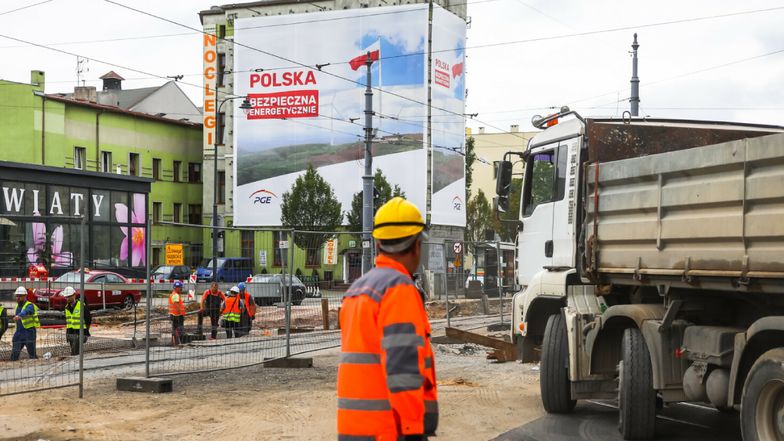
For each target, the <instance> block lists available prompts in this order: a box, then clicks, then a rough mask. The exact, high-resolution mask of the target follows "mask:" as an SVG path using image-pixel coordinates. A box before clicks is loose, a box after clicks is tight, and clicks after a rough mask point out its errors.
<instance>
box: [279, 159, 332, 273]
mask: <svg viewBox="0 0 784 441" xmlns="http://www.w3.org/2000/svg"><path fill="white" fill-rule="evenodd" d="M282 199H283V202H282V203H281V206H280V209H281V216H280V221H281V223H282V224H283V226H284V227H287V228H293V229H299V230H306V231H329V232H333V231H336V230H337V229H338V227H339V226H340V225H341V221H342V220H343V207H342V206H341V204H340V202H338V200H337V198H336V197H335V192H334V191H333V190H332V186H331V185H329V182H327V181H325V180H324V178H322V177H321V175H320V174H319V173H318V172H317V171H316V169H314V168H313V165H309V166H308V169H307V170H306V171H305V174H304V175H302V176H300V177H298V178H297V180H296V181H295V182H294V186H293V187H291V191H290V192H289V191H287V192H285V193H283V195H282ZM331 236H332V235H331V234H315V235H314V234H299V235H295V236H294V243H295V244H296V245H297V246H298V247H299V248H301V249H305V250H308V253H309V254H308V257H310V254H313V253H314V251H315V254H314V255H315V256H316V257H317V256H318V254H319V250H320V248H321V245H323V244H324V242H325V241H326V240H327V239H329V238H330V237H331ZM311 250H313V251H311Z"/></svg>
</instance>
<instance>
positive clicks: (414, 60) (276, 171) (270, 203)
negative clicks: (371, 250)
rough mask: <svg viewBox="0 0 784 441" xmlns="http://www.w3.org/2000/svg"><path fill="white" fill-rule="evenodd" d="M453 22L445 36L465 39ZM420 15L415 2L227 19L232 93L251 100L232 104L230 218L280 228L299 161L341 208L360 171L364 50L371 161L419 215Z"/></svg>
mask: <svg viewBox="0 0 784 441" xmlns="http://www.w3.org/2000/svg"><path fill="white" fill-rule="evenodd" d="M442 12H445V13H446V11H442ZM446 14H447V15H451V14H449V13H446ZM454 18H455V19H456V22H455V25H459V29H453V30H450V32H451V33H457V34H460V32H462V35H463V36H464V35H465V23H464V22H462V21H461V20H460V19H459V18H457V17H454ZM427 22H428V9H427V5H422V4H418V5H405V6H393V7H384V8H373V9H372V12H371V11H369V10H368V9H352V10H341V11H325V12H319V13H313V14H307V15H301V14H292V15H282V16H269V17H267V16H265V17H252V18H243V19H237V20H236V21H235V33H234V38H235V41H236V42H238V43H240V44H238V45H235V46H234V47H235V54H234V93H235V94H236V95H247V96H249V98H250V100H251V105H252V109H250V110H247V111H245V112H243V111H242V110H240V109H239V108H238V107H239V104H240V103H239V101H240V100H236V101H234V106H235V112H234V115H235V117H234V146H235V161H234V167H235V170H234V201H233V202H234V224H235V225H241V226H258V225H265V226H266V225H270V226H274V225H280V217H281V208H280V205H281V202H282V196H283V194H284V193H285V192H288V191H290V190H291V187H292V185H293V184H294V182H295V180H296V178H297V177H298V176H300V175H301V174H302V173H304V171H305V170H306V169H307V167H308V166H309V165H313V166H314V167H315V168H316V169H318V172H319V173H320V174H321V175H322V176H323V177H324V178H325V179H326V180H327V181H328V182H329V183H330V184H331V185H332V188H333V189H334V191H335V195H336V197H337V198H338V200H339V201H340V202H341V204H342V206H343V211H344V212H347V211H349V210H350V208H351V199H352V197H353V195H354V194H355V193H358V192H361V189H362V174H363V173H364V159H363V158H364V148H365V147H364V130H363V127H364V107H365V96H364V93H365V81H366V73H367V68H366V66H365V64H364V63H363V61H364V59H365V58H366V57H367V54H368V53H371V54H372V56H373V57H374V58H377V61H375V62H374V63H373V65H372V67H371V74H372V80H371V84H372V86H373V87H374V90H373V110H374V112H375V114H374V117H373V127H374V129H375V137H374V141H373V169H374V170H375V169H379V168H380V169H381V170H382V172H383V173H384V175H385V176H386V178H387V180H388V181H389V182H390V184H392V185H399V186H400V188H401V189H402V190H403V192H404V193H405V195H406V198H408V199H409V200H411V201H412V202H413V203H414V204H416V205H417V206H418V207H419V208H420V209H421V210H422V212H423V213H424V212H425V208H426V201H427V184H428V183H427V166H428V164H427V151H426V145H425V141H426V140H425V135H426V125H425V123H426V113H427V112H426V103H427V81H426V74H427V56H426V51H427V30H428V29H427ZM445 26H446V27H447V28H448V27H449V25H445ZM434 32H435V28H434ZM450 32H444V34H448V35H451V33H450ZM462 46H463V44H462V42H461V43H460V44H459V47H462ZM317 66H318V67H317ZM434 84H435V83H434ZM434 87H435V86H434ZM379 89H380V90H379ZM434 96H435V95H434ZM461 103H462V101H461ZM451 105H454V104H451ZM454 106H455V107H457V106H456V105H454ZM460 113H461V114H462V107H461V110H460ZM449 130H450V132H451V131H452V130H453V128H452V127H451V126H450V128H449ZM444 142H447V141H444ZM460 143H461V144H462V140H461V141H460ZM463 182H464V181H463ZM457 185H459V184H457ZM463 193H464V192H463ZM463 197H464V196H463ZM434 216H435V211H434ZM434 218H435V217H434Z"/></svg>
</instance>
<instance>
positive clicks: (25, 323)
mask: <svg viewBox="0 0 784 441" xmlns="http://www.w3.org/2000/svg"><path fill="white" fill-rule="evenodd" d="M28 306H32V307H33V313H32V314H22V312H24V310H25V309H27V307H28ZM16 315H18V316H20V317H21V318H22V327H23V328H24V329H30V328H40V327H41V321H40V320H39V319H38V306H36V305H35V303H30V302H24V305H22V309H21V312H20V310H19V309H17V312H16Z"/></svg>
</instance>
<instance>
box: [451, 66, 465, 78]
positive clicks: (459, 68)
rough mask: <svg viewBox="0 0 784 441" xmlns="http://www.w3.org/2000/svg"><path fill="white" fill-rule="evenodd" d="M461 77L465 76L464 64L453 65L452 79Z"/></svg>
mask: <svg viewBox="0 0 784 441" xmlns="http://www.w3.org/2000/svg"><path fill="white" fill-rule="evenodd" d="M460 75H463V63H457V64H453V65H452V78H457V77H459V76H460Z"/></svg>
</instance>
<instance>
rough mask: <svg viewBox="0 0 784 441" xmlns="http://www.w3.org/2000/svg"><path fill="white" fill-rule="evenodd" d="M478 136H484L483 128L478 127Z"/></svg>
mask: <svg viewBox="0 0 784 441" xmlns="http://www.w3.org/2000/svg"><path fill="white" fill-rule="evenodd" d="M479 134H480V135H484V134H485V128H484V127H479Z"/></svg>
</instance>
